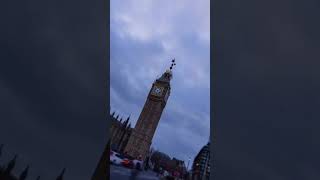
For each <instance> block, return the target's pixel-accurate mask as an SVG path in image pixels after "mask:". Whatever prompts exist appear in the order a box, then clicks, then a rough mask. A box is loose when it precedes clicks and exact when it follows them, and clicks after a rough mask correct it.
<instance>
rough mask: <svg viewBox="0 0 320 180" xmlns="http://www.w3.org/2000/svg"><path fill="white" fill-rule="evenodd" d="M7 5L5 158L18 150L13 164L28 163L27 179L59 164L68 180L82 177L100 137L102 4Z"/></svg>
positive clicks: (0, 77)
mask: <svg viewBox="0 0 320 180" xmlns="http://www.w3.org/2000/svg"><path fill="white" fill-rule="evenodd" d="M5 4H6V6H2V8H1V17H2V18H1V22H3V27H4V28H1V30H0V34H1V39H2V40H1V43H0V49H1V57H0V59H1V60H2V62H1V65H0V94H1V95H0V96H1V97H0V99H1V102H0V109H1V110H0V114H1V117H0V119H1V126H0V137H1V138H0V143H4V144H5V149H4V150H5V151H6V154H7V155H8V156H7V157H4V158H7V159H6V160H8V159H10V158H11V156H12V155H13V154H14V153H17V154H18V155H19V159H18V168H17V170H18V171H19V170H20V172H21V170H22V168H24V167H25V166H26V165H27V164H30V165H31V169H30V177H29V178H31V179H32V178H35V177H36V175H38V174H39V175H41V177H42V178H43V179H50V178H55V177H56V176H57V175H58V174H59V173H60V172H61V170H62V168H64V167H66V168H67V171H66V174H65V178H66V179H79V180H80V179H88V178H89V177H90V176H91V175H92V173H93V170H94V168H95V166H96V164H97V162H98V159H99V157H100V155H101V152H102V150H103V147H104V143H105V142H106V131H107V130H106V124H107V123H106V120H105V117H106V110H107V104H106V102H105V101H106V95H107V94H108V93H107V92H108V89H107V88H106V83H107V82H106V76H107V69H106V60H105V58H106V50H105V49H106V47H105V44H106V40H107V38H106V37H107V36H106V21H105V14H104V11H105V10H106V9H105V8H101V7H102V5H101V4H99V3H96V2H93V1H91V2H90V3H86V2H81V1H77V2H72V1H68V2H65V1H55V2H44V1H28V2H19V3H18V2H6V3H5ZM97 7H98V9H97ZM70 10H72V12H71V11H70ZM81 162H83V163H81Z"/></svg>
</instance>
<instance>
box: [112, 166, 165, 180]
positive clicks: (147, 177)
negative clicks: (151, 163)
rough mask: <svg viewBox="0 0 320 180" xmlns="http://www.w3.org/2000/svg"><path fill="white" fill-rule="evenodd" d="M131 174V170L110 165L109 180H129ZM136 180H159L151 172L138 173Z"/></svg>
mask: <svg viewBox="0 0 320 180" xmlns="http://www.w3.org/2000/svg"><path fill="white" fill-rule="evenodd" d="M131 172H132V170H131V169H128V168H125V167H121V166H115V165H110V180H130V176H131ZM136 180H159V177H157V174H156V173H155V172H153V171H139V174H138V176H137V177H136Z"/></svg>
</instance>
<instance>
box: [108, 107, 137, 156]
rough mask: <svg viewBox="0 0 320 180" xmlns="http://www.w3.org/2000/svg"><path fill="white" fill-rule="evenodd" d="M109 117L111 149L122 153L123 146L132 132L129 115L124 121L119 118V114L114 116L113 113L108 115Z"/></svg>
mask: <svg viewBox="0 0 320 180" xmlns="http://www.w3.org/2000/svg"><path fill="white" fill-rule="evenodd" d="M110 119H111V149H113V150H115V151H117V152H121V153H124V148H125V146H126V145H127V143H128V140H129V137H130V135H131V133H132V128H131V123H129V120H130V117H128V118H127V119H126V120H125V121H123V120H122V118H120V119H119V115H117V116H116V117H115V113H112V114H111V115H110Z"/></svg>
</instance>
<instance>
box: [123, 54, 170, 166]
mask: <svg viewBox="0 0 320 180" xmlns="http://www.w3.org/2000/svg"><path fill="white" fill-rule="evenodd" d="M174 65H176V64H175V60H174V59H173V60H172V64H171V67H170V69H168V70H166V71H165V72H164V73H163V74H162V76H161V77H160V78H158V79H156V80H155V81H154V83H153V84H152V86H151V89H150V91H149V94H148V97H147V100H146V102H145V104H144V106H143V109H142V111H141V113H140V116H139V119H138V121H137V123H136V125H135V127H134V129H133V131H132V134H131V136H130V138H129V141H128V143H127V145H126V147H125V150H124V152H127V153H128V155H130V156H132V157H134V158H141V159H142V160H144V159H145V158H146V156H147V154H148V152H149V149H150V146H151V143H152V138H153V136H154V133H155V131H156V129H157V126H158V123H159V120H160V118H161V114H162V112H163V109H164V108H165V106H166V104H167V100H168V98H169V96H170V90H171V87H170V80H171V79H172V67H173V66H174Z"/></svg>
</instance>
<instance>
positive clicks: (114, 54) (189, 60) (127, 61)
mask: <svg viewBox="0 0 320 180" xmlns="http://www.w3.org/2000/svg"><path fill="white" fill-rule="evenodd" d="M126 3H127V4H130V5H128V6H124V5H123V3H121V4H119V3H118V2H116V1H112V2H111V8H112V10H111V35H110V37H111V70H110V71H111V72H110V73H111V84H110V86H111V94H110V97H111V106H112V108H113V109H114V110H115V111H117V112H119V113H120V114H123V115H124V116H126V115H129V114H131V115H132V116H131V117H132V125H135V122H136V121H137V119H138V116H139V114H140V112H141V109H142V107H143V105H144V102H145V99H146V97H147V94H148V92H149V89H150V88H151V85H152V83H153V81H154V80H155V79H156V78H158V77H159V76H160V75H161V74H162V73H163V72H164V71H165V69H167V68H168V67H169V66H170V60H171V59H170V58H176V61H177V66H176V67H175V69H174V70H173V80H172V82H171V86H172V89H171V90H172V93H171V96H170V98H169V101H168V104H167V106H166V108H165V110H164V112H163V115H162V117H161V121H160V122H159V125H158V128H157V131H156V133H155V136H154V138H153V144H152V146H154V147H155V148H157V149H160V150H161V151H162V152H165V153H167V154H169V155H170V156H171V157H176V158H180V159H182V160H186V161H187V160H188V158H189V157H191V158H193V157H194V156H195V155H196V153H197V152H198V151H199V150H200V148H201V147H202V146H203V145H205V144H206V143H207V141H208V138H209V124H210V119H209V117H210V112H209V108H210V103H209V98H208V97H209V90H210V88H209V87H210V83H209V80H210V78H209V74H210V67H209V64H210V61H209V57H210V54H209V53H210V52H209V38H208V37H209V8H208V6H206V5H207V4H208V3H209V1H201V2H194V1H184V2H183V3H182V2H171V1H161V2H160V1H159V2H156V1H152V2H148V1H141V2H139V3H138V4H137V3H132V2H130V1H127V2H126ZM169 4H170V5H169ZM128 7H130V8H128ZM164 7H166V8H164ZM191 11H192V12H193V14H190V12H191ZM172 137H174V138H172Z"/></svg>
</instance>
